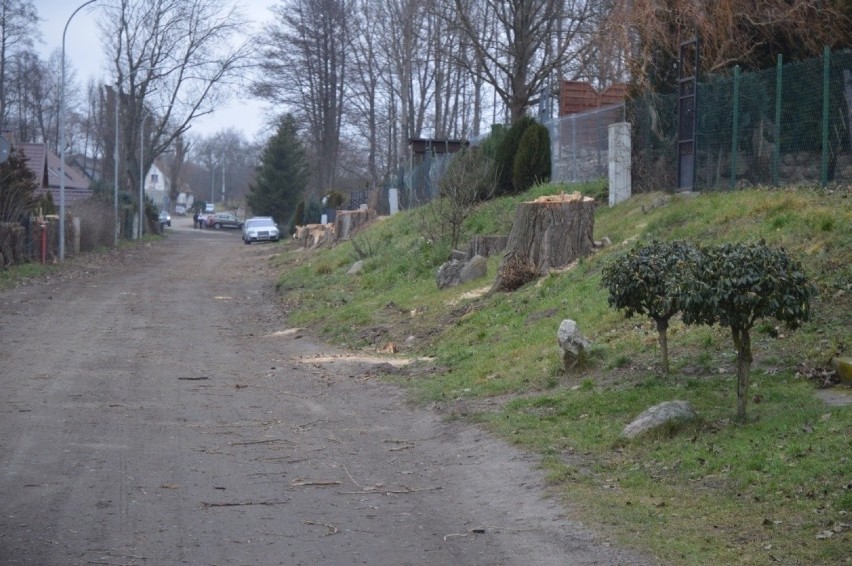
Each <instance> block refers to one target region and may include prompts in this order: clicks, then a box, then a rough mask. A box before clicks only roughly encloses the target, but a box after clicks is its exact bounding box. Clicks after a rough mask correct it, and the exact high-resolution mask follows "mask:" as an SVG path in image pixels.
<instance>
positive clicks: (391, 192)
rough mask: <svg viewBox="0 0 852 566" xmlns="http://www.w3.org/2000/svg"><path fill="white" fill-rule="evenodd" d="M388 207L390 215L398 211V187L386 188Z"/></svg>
mask: <svg viewBox="0 0 852 566" xmlns="http://www.w3.org/2000/svg"><path fill="white" fill-rule="evenodd" d="M388 207H389V208H390V213H391V216H393V215H394V214H396V213H397V212H399V189H388Z"/></svg>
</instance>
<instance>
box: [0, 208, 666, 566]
mask: <svg viewBox="0 0 852 566" xmlns="http://www.w3.org/2000/svg"><path fill="white" fill-rule="evenodd" d="M173 224H174V228H172V229H169V230H168V234H169V237H168V238H167V239H166V240H164V241H162V242H156V243H152V244H149V245H146V246H140V247H138V248H136V249H132V250H122V251H120V252H112V253H110V254H106V255H102V256H94V255H93V256H91V257H86V258H76V259H75V260H74V261H73V262H69V265H68V266H67V268H63V270H62V273H61V274H59V275H55V276H52V277H50V278H47V279H43V280H39V281H35V282H32V283H30V284H27V285H24V286H21V287H18V288H16V289H13V290H10V291H6V292H3V293H0V387H2V396H0V564H37V565H40V566H47V565H63V566H64V565H74V564H81V565H88V564H111V565H113V564H114V565H161V564H162V565H172V564H193V565H196V564H197V565H231V564H233V565H252V566H254V565H273V564H286V565H297V564H331V565H337V564H340V565H349V564H377V565H385V564H387V565H403V564H410V565H433V566H434V565H468V564H482V565H492V564H506V565H514V564H517V565H524V566H534V565H550V564H553V565H557V564H558V565H575V564H576V565H583V564H618V565H628V564H629V565H634V564H635V565H639V564H642V565H644V564H654V561H653V559H651V558H648V557H645V556H642V555H640V554H638V553H635V552H632V551H630V550H624V549H620V548H617V547H615V546H613V545H611V544H609V543H608V541H607V539H606V538H605V537H602V536H599V535H596V534H595V533H593V532H591V531H590V530H588V529H587V528H585V527H583V526H582V525H580V524H579V523H578V522H576V521H574V520H572V518H571V516H570V511H569V510H568V509H567V508H565V507H563V506H562V505H560V504H559V503H558V502H557V501H555V500H552V499H548V498H546V497H545V495H544V481H543V478H542V474H541V472H540V471H538V470H537V469H536V462H535V459H534V458H532V457H530V456H527V455H525V454H523V453H521V452H518V451H517V450H515V449H514V448H512V447H510V446H508V445H506V444H505V443H504V442H502V441H499V440H497V439H494V438H492V437H491V436H489V435H488V434H486V433H484V432H483V431H481V430H479V429H477V428H475V427H471V426H469V425H465V424H464V423H462V422H459V421H453V422H445V421H443V420H442V419H441V418H440V417H439V416H437V415H436V414H434V413H432V412H431V411H429V410H428V409H424V408H417V407H414V406H412V405H410V404H409V403H407V402H406V400H405V396H404V393H403V392H402V391H400V390H399V389H397V388H395V387H393V386H390V385H387V384H385V383H383V382H381V381H380V380H379V379H377V378H376V377H374V376H373V375H374V372H371V371H370V369H371V366H370V364H369V363H367V362H364V361H358V360H355V359H349V358H347V357H346V356H345V355H344V354H345V352H339V351H336V350H334V349H333V348H330V347H328V346H326V345H323V344H321V343H319V342H317V341H315V340H313V339H311V338H309V337H308V336H306V335H305V336H302V335H301V333H297V332H292V331H289V332H288V330H289V328H288V324H287V321H286V319H285V318H284V317H283V314H282V312H281V311H280V308H279V307H278V306H277V302H276V297H275V293H274V273H273V272H272V271H271V270H270V269H269V267H268V260H269V257H270V256H271V255H273V254H275V253H277V251H278V250H279V249H280V246H279V245H275V244H263V245H253V246H244V245H243V244H242V241H241V240H240V237H239V233H238V232H233V231H228V232H214V231H207V230H205V231H202V230H193V229H192V228H191V224H192V220H191V219H186V218H175V219H174V221H173Z"/></svg>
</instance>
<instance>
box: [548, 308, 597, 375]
mask: <svg viewBox="0 0 852 566" xmlns="http://www.w3.org/2000/svg"><path fill="white" fill-rule="evenodd" d="M556 339H557V340H558V341H559V347H560V348H562V364H563V366H564V368H565V371H570V370H572V369H574V368H575V367H577V366H581V365H583V363H584V362H585V359H586V352H587V351H588V349H589V341H588V340H586V338H585V337H584V336H583V335H582V334H581V333H580V330H579V329H578V328H577V323H576V322H574V321H573V320H570V319H565V320H563V321H562V324H560V325H559V331H558V332H557V333H556Z"/></svg>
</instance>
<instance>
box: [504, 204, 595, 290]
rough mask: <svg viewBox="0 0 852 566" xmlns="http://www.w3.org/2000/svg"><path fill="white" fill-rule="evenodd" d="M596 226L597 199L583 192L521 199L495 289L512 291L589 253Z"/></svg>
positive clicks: (592, 244)
mask: <svg viewBox="0 0 852 566" xmlns="http://www.w3.org/2000/svg"><path fill="white" fill-rule="evenodd" d="M594 227H595V200H594V199H593V198H590V197H584V196H583V195H581V194H580V193H574V194H572V195H566V194H561V195H552V196H546V197H540V198H538V199H536V200H534V201H532V202H522V203H520V204H519V205H518V208H517V209H516V210H515V220H514V222H513V223H512V232H511V233H510V234H509V241H508V242H507V244H506V251H505V252H504V254H503V262H502V263H501V264H500V269H498V270H497V280H496V281H495V282H494V290H496V291H513V290H515V289H517V288H518V287H520V286H522V285H524V284H525V283H528V282H529V281H532V280H533V279H535V278H536V277H539V276H541V275H545V274H546V273H548V272H549V271H550V270H551V269H559V268H562V267H565V266H567V265H568V264H570V263H571V262H572V261H574V260H576V259H577V258H580V257H584V256H587V255H589V254H590V253H591V252H592V249H593V247H594V241H593V240H592V232H593V230H594Z"/></svg>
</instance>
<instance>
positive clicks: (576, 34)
mask: <svg viewBox="0 0 852 566" xmlns="http://www.w3.org/2000/svg"><path fill="white" fill-rule="evenodd" d="M452 2H453V6H454V7H455V16H456V22H457V25H458V26H459V27H460V29H461V30H462V32H463V33H464V34H465V36H466V37H467V39H468V41H470V43H471V46H472V47H473V50H474V52H475V54H476V59H477V60H478V64H477V65H471V66H469V68H468V70H469V71H470V72H471V73H474V74H476V75H477V76H480V77H481V78H482V79H483V80H484V81H485V82H486V83H487V84H489V85H491V87H492V88H493V89H494V90H495V91H496V93H497V95H498V96H499V97H500V99H501V100H502V101H503V103H504V104H505V105H506V107H507V108H508V111H509V117H510V120H511V121H512V122H513V123H514V122H515V121H516V120H517V119H518V118H520V117H521V116H523V115H524V111H525V109H526V108H527V106H529V105H530V103H531V102H532V101H533V100H534V99H535V98H536V96H537V95H538V94H539V92H540V91H541V89H542V88H544V87H547V86H548V84H549V82H550V80H551V79H552V78H553V75H554V74H555V72H556V71H558V70H560V69H564V68H566V67H567V66H568V65H569V64H570V63H572V62H574V61H576V60H578V59H579V55H580V53H581V51H582V49H583V45H582V44H581V43H580V41H579V39H580V38H581V36H582V32H583V31H584V30H585V29H586V25H587V18H588V4H589V3H588V2H586V1H585V0H452ZM491 20H493V21H494V22H495V24H496V27H495V28H490V29H489V28H488V27H487V26H486V24H487V22H489V21H491Z"/></svg>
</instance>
